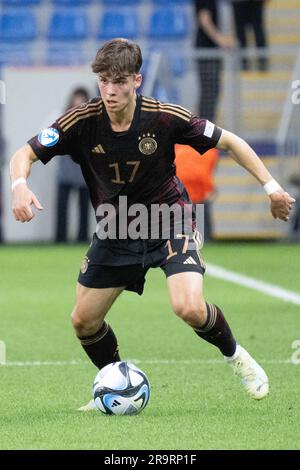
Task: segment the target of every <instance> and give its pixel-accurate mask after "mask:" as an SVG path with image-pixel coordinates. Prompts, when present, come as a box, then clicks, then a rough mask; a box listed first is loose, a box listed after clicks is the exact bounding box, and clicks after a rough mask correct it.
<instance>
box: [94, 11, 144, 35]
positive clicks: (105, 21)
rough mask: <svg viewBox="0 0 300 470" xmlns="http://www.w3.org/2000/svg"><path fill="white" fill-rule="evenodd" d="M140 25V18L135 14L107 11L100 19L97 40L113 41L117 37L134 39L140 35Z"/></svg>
mask: <svg viewBox="0 0 300 470" xmlns="http://www.w3.org/2000/svg"><path fill="white" fill-rule="evenodd" d="M138 24H139V21H138V16H137V14H136V13H135V12H132V11H130V10H128V11H122V12H116V13H115V12H113V11H106V12H104V14H103V15H102V16H101V18H100V23H99V27H98V32H97V38H98V39H111V38H113V37H115V36H117V37H125V38H129V39H134V38H136V37H137V35H138Z"/></svg>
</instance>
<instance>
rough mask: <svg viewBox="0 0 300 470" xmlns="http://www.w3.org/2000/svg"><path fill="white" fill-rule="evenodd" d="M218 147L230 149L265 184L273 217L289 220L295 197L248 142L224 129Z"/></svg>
mask: <svg viewBox="0 0 300 470" xmlns="http://www.w3.org/2000/svg"><path fill="white" fill-rule="evenodd" d="M216 147H217V148H218V149H221V150H225V151H228V152H229V153H230V155H231V157H232V158H233V159H234V160H235V161H236V162H237V163H238V164H239V165H241V166H242V167H244V168H245V169H246V170H247V171H248V172H249V173H251V174H252V175H253V176H254V177H255V178H256V179H257V180H258V181H259V182H260V184H262V185H263V186H264V188H265V190H266V192H267V194H268V195H269V198H270V202H271V213H272V215H273V217H274V218H275V219H277V218H278V219H281V220H288V219H289V214H290V211H291V209H292V205H293V204H294V202H295V199H294V198H292V197H291V196H290V195H289V194H288V193H287V192H286V191H285V190H284V189H283V188H282V187H281V186H280V185H279V184H278V183H277V182H276V181H275V180H274V179H273V177H272V175H271V174H270V173H269V171H268V170H267V168H266V167H265V165H264V164H263V162H262V161H261V159H260V158H259V157H258V156H257V154H256V153H255V152H254V150H253V149H252V148H251V147H250V146H249V145H248V144H247V142H245V141H244V140H243V139H241V138H240V137H238V136H237V135H235V134H233V133H232V132H229V131H226V130H224V129H223V130H222V134H221V136H220V139H219V141H218V144H217V146H216Z"/></svg>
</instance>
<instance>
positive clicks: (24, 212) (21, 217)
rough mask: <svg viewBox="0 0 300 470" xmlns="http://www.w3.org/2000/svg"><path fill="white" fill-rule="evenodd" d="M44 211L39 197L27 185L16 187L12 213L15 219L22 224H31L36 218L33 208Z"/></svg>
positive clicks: (13, 194) (13, 195)
mask: <svg viewBox="0 0 300 470" xmlns="http://www.w3.org/2000/svg"><path fill="white" fill-rule="evenodd" d="M32 205H34V206H35V207H36V208H37V209H39V210H43V207H42V205H41V204H40V202H39V201H38V199H37V197H36V196H35V195H34V194H33V192H32V191H30V189H29V188H28V186H27V185H26V184H20V185H18V186H16V187H15V188H14V190H13V193H12V211H13V213H14V216H15V219H16V220H18V221H20V222H29V221H30V220H31V219H33V217H34V212H33V210H32V208H31V206H32Z"/></svg>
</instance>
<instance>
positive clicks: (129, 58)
mask: <svg viewBox="0 0 300 470" xmlns="http://www.w3.org/2000/svg"><path fill="white" fill-rule="evenodd" d="M142 63H143V58H142V53H141V49H140V46H139V45H138V44H136V43H134V42H132V41H129V40H128V39H124V38H115V39H112V40H111V41H107V42H106V43H105V44H104V45H103V46H102V47H101V48H100V49H99V50H98V52H97V54H96V58H95V60H94V62H93V63H92V70H93V72H94V73H97V74H98V73H104V74H105V75H108V76H111V77H120V76H124V75H134V74H136V73H139V71H140V69H141V66H142Z"/></svg>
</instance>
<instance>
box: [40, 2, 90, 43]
mask: <svg viewBox="0 0 300 470" xmlns="http://www.w3.org/2000/svg"><path fill="white" fill-rule="evenodd" d="M88 35H89V27H88V18H87V16H86V13H85V12H84V11H82V10H80V11H69V12H59V11H56V12H55V13H53V15H52V17H51V20H50V25H49V29H48V33H47V37H48V39H51V40H66V41H80V40H82V39H86V38H87V37H88Z"/></svg>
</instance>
